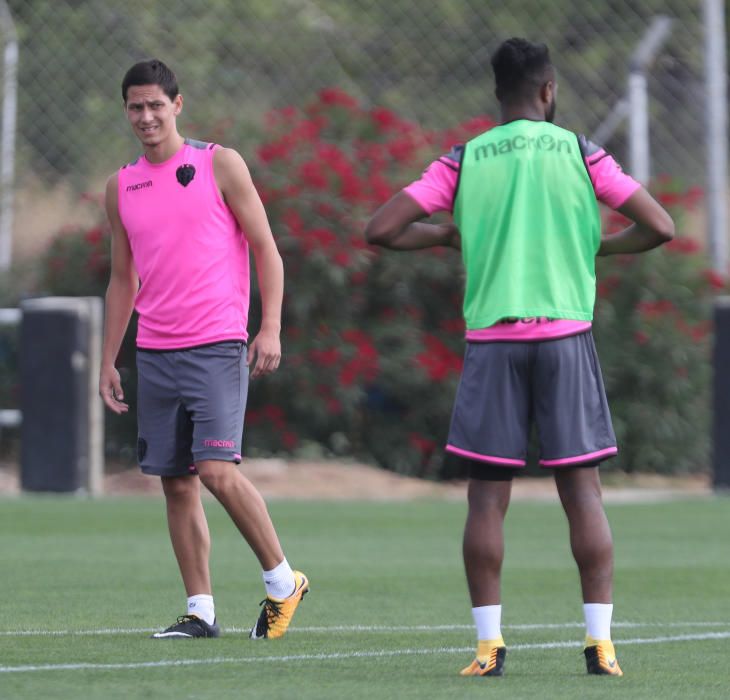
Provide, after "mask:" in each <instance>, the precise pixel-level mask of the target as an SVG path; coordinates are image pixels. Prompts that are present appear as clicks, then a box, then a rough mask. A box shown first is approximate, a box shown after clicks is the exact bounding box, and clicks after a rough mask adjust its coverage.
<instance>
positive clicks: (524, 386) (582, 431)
mask: <svg viewBox="0 0 730 700" xmlns="http://www.w3.org/2000/svg"><path fill="white" fill-rule="evenodd" d="M533 420H534V421H535V423H536V425H537V432H538V438H539V441H540V466H542V467H570V466H578V465H581V464H586V463H596V462H600V461H602V460H604V459H606V458H608V457H612V456H613V455H615V454H616V453H617V451H618V450H617V448H616V436H615V435H614V432H613V426H612V424H611V414H610V412H609V410H608V402H607V401H606V392H605V390H604V388H603V378H602V376H601V368H600V365H599V363H598V355H597V354H596V348H595V345H594V343H593V335H592V334H591V332H590V331H588V332H586V333H581V334H579V335H574V336H570V337H568V338H560V339H556V340H543V341H536V342H521V343H511V342H507V343H505V342H491V343H467V348H466V357H465V360H464V370H463V372H462V375H461V381H460V382H459V389H458V391H457V394H456V402H455V405H454V412H453V416H452V419H451V429H450V430H449V439H448V445H447V446H446V449H447V451H449V452H451V453H454V454H457V455H460V456H461V457H465V458H467V459H470V460H476V461H479V462H484V463H485V464H488V465H493V466H497V467H524V466H525V464H526V460H527V443H528V439H529V435H530V428H531V425H532V421H533Z"/></svg>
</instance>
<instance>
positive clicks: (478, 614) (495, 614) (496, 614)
mask: <svg viewBox="0 0 730 700" xmlns="http://www.w3.org/2000/svg"><path fill="white" fill-rule="evenodd" d="M471 614H472V615H473V616H474V624H475V625H476V626H477V641H487V640H492V639H501V637H502V627H501V623H502V606H501V605H482V606H480V607H478V608H472V609H471Z"/></svg>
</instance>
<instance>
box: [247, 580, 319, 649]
mask: <svg viewBox="0 0 730 700" xmlns="http://www.w3.org/2000/svg"><path fill="white" fill-rule="evenodd" d="M308 592H309V579H307V577H306V576H305V575H304V574H303V573H302V572H301V571H295V572H294V592H293V593H292V594H291V595H290V596H289V597H288V598H270V597H269V596H266V598H264V599H263V600H262V601H261V605H263V608H262V609H261V614H260V615H259V619H258V620H257V621H256V624H255V625H254V626H253V627H252V628H251V634H249V637H250V638H251V639H276V638H277V637H283V636H284V633H285V632H286V631H287V629H288V628H289V623H290V622H291V619H292V617H294V611H295V610H296V609H297V606H298V605H299V603H300V601H301V600H302V598H303V597H304V595H305V594H306V593H308Z"/></svg>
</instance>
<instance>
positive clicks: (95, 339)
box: [20, 297, 103, 494]
mask: <svg viewBox="0 0 730 700" xmlns="http://www.w3.org/2000/svg"><path fill="white" fill-rule="evenodd" d="M21 308H22V311H23V317H22V321H21V326H20V379H21V411H22V415H23V420H22V424H21V446H20V480H21V486H22V488H23V489H24V490H27V491H59V492H74V491H81V492H88V493H90V494H99V493H101V490H102V476H103V411H102V407H101V399H100V398H99V397H98V395H97V381H98V376H99V364H100V360H101V333H102V301H101V299H99V298H97V297H48V298H41V299H29V300H27V301H24V302H22V303H21Z"/></svg>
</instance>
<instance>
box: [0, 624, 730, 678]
mask: <svg viewBox="0 0 730 700" xmlns="http://www.w3.org/2000/svg"><path fill="white" fill-rule="evenodd" d="M709 639H730V631H728V632H707V633H705V634H680V635H676V636H673V637H644V638H635V639H623V640H621V641H620V644H621V645H622V646H623V645H626V644H665V643H668V642H686V641H702V640H709ZM581 646H583V644H582V643H581V642H545V643H541V644H515V645H510V647H509V648H510V650H511V651H512V650H515V651H531V650H535V649H564V648H573V647H575V648H579V647H581ZM473 651H474V647H473V646H469V647H439V648H436V649H393V650H389V651H382V650H375V651H350V652H339V653H334V654H289V655H285V656H241V657H225V656H222V657H214V658H209V659H170V660H165V661H142V662H137V663H127V664H121V663H120V664H94V663H75V664H40V665H27V666H0V673H32V672H38V671H115V670H132V669H139V668H168V667H171V666H209V665H217V664H242V663H261V662H265V661H269V662H271V661H273V662H275V663H285V662H289V661H337V660H342V659H353V658H359V659H362V658H365V659H373V658H385V657H393V656H424V655H434V654H457V653H458V654H462V653H473Z"/></svg>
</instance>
